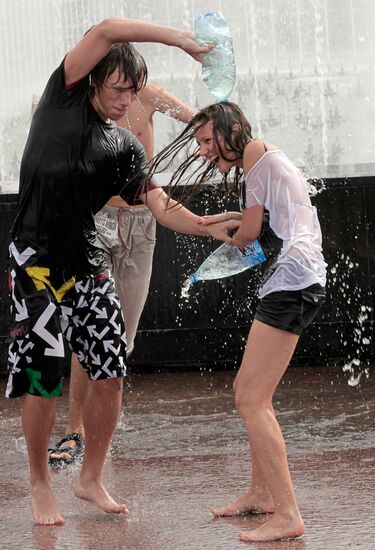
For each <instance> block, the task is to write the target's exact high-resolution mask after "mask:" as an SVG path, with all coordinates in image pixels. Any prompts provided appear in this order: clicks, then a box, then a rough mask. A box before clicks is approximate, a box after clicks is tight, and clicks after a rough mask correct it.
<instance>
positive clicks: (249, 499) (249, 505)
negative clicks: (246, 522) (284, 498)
mask: <svg viewBox="0 0 375 550" xmlns="http://www.w3.org/2000/svg"><path fill="white" fill-rule="evenodd" d="M273 511H274V505H273V501H272V497H271V496H270V495H268V494H263V495H258V494H256V493H252V492H250V491H249V492H248V493H245V494H244V495H242V496H240V497H239V498H238V499H237V500H235V501H234V502H232V503H231V504H228V506H224V507H223V508H211V512H212V513H213V515H214V516H216V517H221V516H226V517H231V516H238V515H241V514H271V513H272V512H273Z"/></svg>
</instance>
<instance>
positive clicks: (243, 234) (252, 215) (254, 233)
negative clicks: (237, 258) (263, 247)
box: [230, 206, 264, 248]
mask: <svg viewBox="0 0 375 550" xmlns="http://www.w3.org/2000/svg"><path fill="white" fill-rule="evenodd" d="M263 214H264V206H252V207H251V208H246V209H245V210H243V211H242V223H241V226H240V227H239V229H238V230H237V231H236V233H235V234H234V235H233V237H232V239H231V243H230V244H232V245H233V246H238V247H239V248H242V247H243V246H244V245H245V244H249V243H251V242H252V241H255V240H256V239H257V238H258V237H259V235H260V232H261V230H262V223H263Z"/></svg>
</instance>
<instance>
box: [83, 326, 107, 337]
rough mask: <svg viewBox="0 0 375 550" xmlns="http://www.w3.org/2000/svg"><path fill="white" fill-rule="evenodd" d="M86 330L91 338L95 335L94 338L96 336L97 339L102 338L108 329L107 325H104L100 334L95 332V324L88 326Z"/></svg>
mask: <svg viewBox="0 0 375 550" xmlns="http://www.w3.org/2000/svg"><path fill="white" fill-rule="evenodd" d="M87 330H88V331H89V334H90V336H91V338H92V337H93V336H95V338H98V339H99V340H103V337H104V335H105V334H107V332H108V331H109V327H108V326H107V327H104V328H103V330H102V332H101V333H100V334H99V333H98V332H96V330H95V325H90V326H88V327H87Z"/></svg>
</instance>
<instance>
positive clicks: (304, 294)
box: [255, 284, 326, 335]
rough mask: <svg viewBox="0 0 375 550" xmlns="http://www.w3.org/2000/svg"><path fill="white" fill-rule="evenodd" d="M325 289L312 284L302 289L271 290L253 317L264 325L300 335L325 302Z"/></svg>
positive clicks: (261, 301)
mask: <svg viewBox="0 0 375 550" xmlns="http://www.w3.org/2000/svg"><path fill="white" fill-rule="evenodd" d="M325 297H326V294H325V289H324V287H322V286H321V285H320V284H314V285H311V286H309V287H307V288H304V289H302V290H281V291H279V292H271V293H270V294H267V295H266V296H264V298H262V299H261V300H260V302H259V305H258V307H257V310H256V312H255V319H257V321H261V322H262V323H265V324H266V325H271V326H272V327H275V328H279V329H281V330H286V331H288V332H292V333H293V334H298V335H301V334H302V332H303V331H304V329H305V328H307V327H308V326H309V325H310V324H311V323H312V322H313V320H314V319H315V317H316V315H317V314H318V312H319V310H320V308H321V307H322V305H323V304H324V303H325Z"/></svg>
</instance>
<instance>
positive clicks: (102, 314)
mask: <svg viewBox="0 0 375 550" xmlns="http://www.w3.org/2000/svg"><path fill="white" fill-rule="evenodd" d="M99 300H100V298H99V296H97V297H96V298H95V300H94V302H93V304H92V306H91V308H90V309H92V311H95V312H96V313H97V316H96V318H97V319H108V314H107V310H106V308H105V307H102V308H101V309H100V308H98V307H96V306H97V304H98V302H99Z"/></svg>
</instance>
